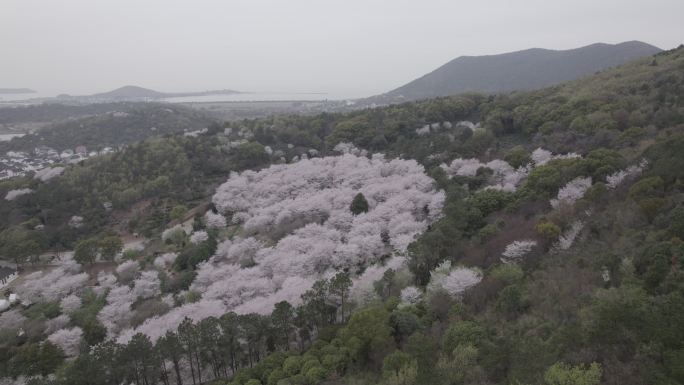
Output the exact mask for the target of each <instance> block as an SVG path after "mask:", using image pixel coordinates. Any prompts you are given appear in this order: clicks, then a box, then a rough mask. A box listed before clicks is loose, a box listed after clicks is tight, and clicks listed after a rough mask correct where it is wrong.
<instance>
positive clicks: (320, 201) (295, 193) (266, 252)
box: [103, 147, 444, 341]
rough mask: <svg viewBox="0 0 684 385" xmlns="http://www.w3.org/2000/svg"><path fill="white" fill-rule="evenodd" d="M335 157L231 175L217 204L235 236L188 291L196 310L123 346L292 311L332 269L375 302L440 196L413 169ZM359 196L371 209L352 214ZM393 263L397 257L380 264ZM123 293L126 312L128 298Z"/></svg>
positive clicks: (179, 311)
mask: <svg viewBox="0 0 684 385" xmlns="http://www.w3.org/2000/svg"><path fill="white" fill-rule="evenodd" d="M340 150H345V151H344V152H346V153H345V154H343V155H342V156H335V157H325V158H312V159H302V160H301V161H299V162H297V163H294V164H287V165H273V166H271V167H269V168H267V169H264V170H261V171H259V172H255V171H245V172H243V173H241V174H236V173H234V174H232V175H231V176H230V178H229V179H228V181H227V182H225V183H224V184H223V185H221V186H220V187H219V188H218V189H217V191H216V194H215V195H214V197H213V203H214V205H215V206H216V208H217V209H218V211H219V213H220V215H222V216H223V217H225V218H228V219H230V220H231V221H232V223H233V224H234V225H238V226H240V227H241V232H240V235H239V236H236V237H235V238H234V239H230V240H225V241H223V242H221V243H220V244H219V245H218V247H217V251H216V253H215V255H214V256H213V257H212V258H211V259H210V260H209V261H207V262H205V263H202V264H201V265H200V266H199V267H198V269H197V276H196V278H195V280H194V282H193V283H192V285H191V287H190V290H191V291H194V292H197V293H201V295H202V298H201V299H200V301H199V302H195V303H192V304H187V305H183V306H181V307H177V308H174V309H172V310H171V311H170V312H168V313H166V314H164V315H162V316H159V317H153V318H150V319H148V320H146V321H145V322H144V323H143V324H142V325H140V326H139V327H138V328H136V329H134V330H131V329H129V330H125V331H124V332H123V333H122V334H121V337H120V341H126V340H127V339H128V338H130V336H132V335H133V334H134V333H135V332H143V333H145V334H147V335H149V336H150V337H152V338H153V339H154V338H157V337H159V336H160V335H161V334H163V333H164V332H165V331H166V330H167V329H169V328H175V327H176V326H177V325H178V324H179V323H180V322H181V321H182V319H183V318H184V317H186V316H188V317H190V318H193V319H201V318H204V317H208V316H211V315H220V314H222V313H223V312H225V311H228V310H233V311H235V312H238V313H242V314H244V313H252V312H256V313H262V314H263V313H270V312H271V310H272V308H273V305H274V304H275V303H277V302H279V301H283V300H287V301H289V302H291V303H292V304H295V305H296V304H298V303H299V302H300V301H301V298H300V297H301V294H303V293H304V292H305V291H306V290H308V289H309V288H311V286H312V285H313V283H314V282H315V281H316V280H317V279H321V278H326V277H329V276H331V275H332V274H333V272H334V271H335V270H336V269H348V270H349V271H350V272H352V273H353V274H357V275H358V276H357V277H356V278H355V279H354V284H353V287H352V297H353V298H355V299H356V300H357V301H360V302H361V301H364V300H366V299H368V298H369V297H372V296H373V295H374V290H373V285H372V282H373V281H375V280H377V279H380V278H381V277H382V274H383V273H384V272H385V271H386V270H387V269H388V268H395V269H396V268H401V267H402V266H404V265H405V258H403V257H402V255H403V254H404V253H405V252H406V249H407V247H408V245H409V244H410V243H411V242H412V241H413V240H414V239H415V238H416V236H417V235H419V234H420V233H421V232H423V231H424V230H425V229H426V228H427V226H428V224H430V223H432V222H434V221H435V220H436V219H437V218H438V217H439V216H440V215H441V209H442V205H443V203H444V192H443V191H439V190H437V189H436V188H435V184H434V181H433V180H432V179H431V178H429V177H428V176H427V175H425V170H424V168H423V166H421V165H419V164H418V163H417V162H416V161H414V160H401V159H393V160H386V159H385V158H384V157H383V156H382V155H374V156H372V157H371V158H367V157H363V156H356V155H352V154H351V153H352V152H354V149H353V148H351V147H350V148H346V147H345V148H344V149H340ZM358 193H362V194H363V195H364V196H365V198H366V200H367V201H368V206H369V210H368V212H366V213H361V214H359V215H353V214H352V213H351V211H350V209H349V207H350V204H351V201H352V199H353V198H354V196H355V195H356V194H358ZM213 216H216V214H211V215H208V216H205V218H207V219H208V218H209V217H213ZM389 255H394V257H393V258H390V259H389V261H386V262H385V263H384V264H383V265H380V264H378V263H379V262H380V261H381V260H384V259H385V258H384V257H386V256H389ZM374 263H375V264H376V265H373V264H374ZM136 286H137V283H136ZM122 294H124V295H123V297H124V298H123V299H124V300H123V301H122V305H123V306H122V307H124V308H128V306H127V305H128V304H129V303H130V301H131V298H130V297H128V295H127V294H126V293H122ZM110 295H111V294H110ZM120 307H121V306H120ZM120 307H119V308H120ZM104 310H108V309H107V307H105V309H104ZM104 310H103V311H104Z"/></svg>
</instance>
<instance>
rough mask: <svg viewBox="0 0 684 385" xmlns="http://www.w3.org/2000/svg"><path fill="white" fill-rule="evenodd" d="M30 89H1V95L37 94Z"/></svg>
mask: <svg viewBox="0 0 684 385" xmlns="http://www.w3.org/2000/svg"><path fill="white" fill-rule="evenodd" d="M35 93H36V91H34V90H32V89H30V88H0V95H12V94H14V95H17V94H35Z"/></svg>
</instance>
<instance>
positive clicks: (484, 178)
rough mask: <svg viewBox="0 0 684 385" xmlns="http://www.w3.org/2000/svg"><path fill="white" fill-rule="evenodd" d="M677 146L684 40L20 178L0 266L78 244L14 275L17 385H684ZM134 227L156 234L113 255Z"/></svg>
mask: <svg viewBox="0 0 684 385" xmlns="http://www.w3.org/2000/svg"><path fill="white" fill-rule="evenodd" d="M682 148H684V47H680V48H678V49H674V50H670V51H665V52H661V53H658V54H656V55H654V56H649V57H646V58H641V59H638V60H636V61H633V62H630V63H628V64H625V65H622V66H619V67H617V68H613V69H609V70H605V71H602V72H601V73H599V74H595V75H592V76H590V77H587V78H584V79H580V80H575V81H571V82H567V83H563V84H561V85H557V86H554V87H551V88H546V89H542V90H537V91H528V92H516V93H513V94H508V95H493V96H484V95H478V94H466V95H458V96H450V97H442V98H435V99H429V100H424V101H419V102H409V103H404V104H400V105H392V106H388V107H383V108H377V109H367V110H362V111H356V112H353V113H349V114H321V115H317V116H278V117H271V118H267V119H256V120H244V121H240V122H229V123H225V124H224V126H223V127H221V129H219V127H216V126H212V127H211V128H210V129H209V130H207V131H206V132H203V133H198V135H196V136H181V135H173V136H167V137H154V138H148V139H145V140H143V141H142V142H140V143H137V144H134V145H131V146H128V147H127V148H124V149H122V150H121V151H120V152H117V153H114V154H110V155H107V156H103V157H99V158H95V159H91V160H87V161H84V162H81V163H79V164H76V165H69V166H66V167H65V168H64V169H63V170H56V171H55V172H53V173H51V174H50V175H49V176H50V178H47V177H46V176H47V175H45V174H41V175H36V176H33V175H27V176H25V177H22V178H14V179H10V180H6V181H2V182H0V197H3V196H4V197H5V200H4V201H3V204H2V205H0V226H1V227H0V255H2V256H4V257H14V258H16V259H17V260H19V262H21V263H24V264H27V265H28V264H30V263H31V262H40V258H39V256H40V254H41V253H42V252H44V251H45V250H53V251H54V250H63V249H65V248H66V249H72V248H73V249H75V253H74V257H73V259H68V257H67V256H63V258H64V259H63V260H62V261H60V262H59V263H60V264H59V265H58V266H53V267H54V268H51V269H50V270H48V271H44V272H36V273H32V274H30V275H28V274H26V275H23V276H21V277H20V279H19V280H18V283H16V284H15V286H14V288H13V289H12V290H16V292H17V293H18V294H19V296H20V297H21V298H22V301H24V303H15V304H12V305H11V307H10V308H9V309H7V311H5V312H3V313H2V314H0V326H1V327H0V330H2V333H0V377H5V378H7V379H17V381H23V380H24V379H26V378H27V377H30V378H31V381H32V382H31V383H32V384H35V385H67V384H68V385H81V384H83V385H86V384H87V385H118V384H121V383H135V384H137V385H142V384H146V385H150V384H165V385H168V384H181V383H182V384H190V383H194V384H199V383H211V384H212V385H226V384H230V385H314V384H358V385H371V384H372V385H375V384H382V385H398V384H404V385H418V384H435V385H453V384H459V385H460V384H481V385H486V384H501V385H507V384H546V385H561V384H563V385H565V384H582V385H598V384H607V385H608V384H610V385H618V384H620V385H642V384H663V385H665V384H668V385H675V384H681V383H684V371H683V370H682V363H683V362H684V329H682V325H684V279H683V277H684V263H683V261H684V241H683V240H684V152H682V150H681V149H682ZM342 153H344V155H341V154H342ZM374 153H382V154H384V155H379V154H378V155H372V154H374ZM385 182H387V183H385ZM217 186H218V187H217ZM182 220H188V222H189V224H190V226H189V227H191V228H188V229H187V231H186V230H185V229H184V228H182V227H181V226H180V225H178V224H179V223H180V222H181V221H182ZM126 232H131V233H132V232H135V233H139V234H142V235H144V236H146V237H148V238H149V242H148V243H147V244H145V245H144V247H142V248H141V249H139V250H129V251H127V252H124V253H123V254H122V255H120V256H118V257H116V255H117V252H118V251H120V250H121V242H120V240H118V237H119V236H120V235H121V234H122V233H126ZM54 263H57V261H55V262H54ZM51 374H53V375H51ZM8 381H12V380H8ZM10 383H11V382H10Z"/></svg>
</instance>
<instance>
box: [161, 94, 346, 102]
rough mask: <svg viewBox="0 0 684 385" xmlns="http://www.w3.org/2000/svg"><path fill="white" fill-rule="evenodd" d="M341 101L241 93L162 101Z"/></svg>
mask: <svg viewBox="0 0 684 385" xmlns="http://www.w3.org/2000/svg"><path fill="white" fill-rule="evenodd" d="M334 99H339V98H336V97H333V96H332V95H330V94H327V93H268V92H264V93H261V92H258V93H240V94H227V95H203V96H182V97H176V98H166V99H162V100H163V101H165V102H169V103H202V102H205V103H207V102H266V101H280V100H334Z"/></svg>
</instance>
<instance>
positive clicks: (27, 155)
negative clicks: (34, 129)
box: [0, 146, 116, 180]
mask: <svg viewBox="0 0 684 385" xmlns="http://www.w3.org/2000/svg"><path fill="white" fill-rule="evenodd" d="M115 151H116V149H114V148H112V147H104V148H103V149H101V150H99V151H90V152H89V151H88V149H87V148H86V146H76V148H74V149H66V150H64V151H62V152H59V151H57V150H55V149H54V148H51V147H48V146H39V147H36V148H34V149H33V151H32V152H24V151H8V152H7V153H5V155H4V156H2V157H0V168H1V169H0V180H5V179H9V178H14V177H17V176H24V175H26V174H27V173H29V172H38V171H40V170H43V169H46V168H49V167H54V166H56V165H60V164H73V163H78V162H80V161H82V160H85V159H88V158H92V157H95V156H99V155H105V154H110V153H113V152H115Z"/></svg>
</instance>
